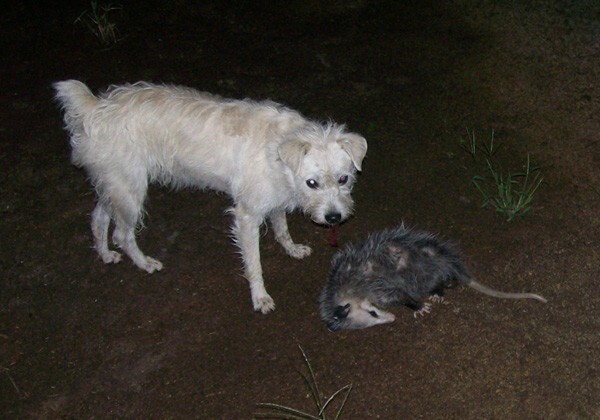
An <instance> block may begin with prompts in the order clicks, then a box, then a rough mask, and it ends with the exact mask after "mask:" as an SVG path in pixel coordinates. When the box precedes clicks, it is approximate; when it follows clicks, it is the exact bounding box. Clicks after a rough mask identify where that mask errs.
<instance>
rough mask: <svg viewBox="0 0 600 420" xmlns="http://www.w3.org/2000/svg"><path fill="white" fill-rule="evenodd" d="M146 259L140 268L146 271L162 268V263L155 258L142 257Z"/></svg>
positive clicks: (150, 271) (152, 271)
mask: <svg viewBox="0 0 600 420" xmlns="http://www.w3.org/2000/svg"><path fill="white" fill-rule="evenodd" d="M144 258H145V259H146V261H145V262H144V263H143V265H142V266H140V268H141V269H142V270H146V271H147V272H148V273H154V272H155V271H160V270H162V268H163V265H162V263H161V262H160V261H158V260H155V259H154V258H152V257H144Z"/></svg>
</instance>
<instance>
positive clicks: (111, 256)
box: [101, 251, 122, 264]
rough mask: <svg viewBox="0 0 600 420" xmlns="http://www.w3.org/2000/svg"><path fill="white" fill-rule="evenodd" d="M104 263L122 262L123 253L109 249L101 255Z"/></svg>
mask: <svg viewBox="0 0 600 420" xmlns="http://www.w3.org/2000/svg"><path fill="white" fill-rule="evenodd" d="M101 257H102V261H103V262H104V264H116V263H118V262H121V258H122V255H121V254H119V253H118V252H117V251H108V252H105V253H103V254H102V255H101Z"/></svg>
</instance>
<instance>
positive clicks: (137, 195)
mask: <svg viewBox="0 0 600 420" xmlns="http://www.w3.org/2000/svg"><path fill="white" fill-rule="evenodd" d="M128 187H129V189H128ZM146 189H147V185H146V184H143V185H137V186H134V185H131V184H127V183H123V184H121V185H119V186H117V187H113V188H112V189H111V191H110V195H109V197H110V200H111V204H112V210H113V217H114V220H115V231H114V232H113V241H114V242H115V244H117V245H118V246H119V247H120V248H121V249H122V250H123V251H124V252H125V253H126V254H127V255H128V256H129V258H131V259H132V260H133V262H134V264H135V265H137V266H138V267H139V268H141V269H142V270H146V271H147V272H148V273H153V272H154V271H160V270H161V269H162V263H161V262H160V261H158V260H155V259H154V258H151V257H148V256H146V255H144V253H143V252H142V251H141V250H140V248H139V247H138V245H137V242H136V240H135V228H136V226H137V224H138V221H139V219H140V216H141V213H142V204H143V201H144V197H145V195H146Z"/></svg>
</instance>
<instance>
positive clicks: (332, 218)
mask: <svg viewBox="0 0 600 420" xmlns="http://www.w3.org/2000/svg"><path fill="white" fill-rule="evenodd" d="M325 220H326V221H327V223H329V224H330V225H337V224H338V223H340V220H342V215H341V214H339V213H329V214H326V215H325Z"/></svg>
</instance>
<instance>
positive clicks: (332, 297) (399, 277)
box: [320, 224, 546, 331]
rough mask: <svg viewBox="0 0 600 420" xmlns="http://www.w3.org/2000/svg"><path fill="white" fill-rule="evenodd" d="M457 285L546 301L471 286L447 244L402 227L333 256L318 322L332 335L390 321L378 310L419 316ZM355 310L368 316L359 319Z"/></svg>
mask: <svg viewBox="0 0 600 420" xmlns="http://www.w3.org/2000/svg"><path fill="white" fill-rule="evenodd" d="M458 283H463V284H466V285H468V286H470V287H473V288H474V289H476V290H478V291H480V292H482V293H485V294H487V295H490V296H494V297H498V298H508V299H525V298H530V299H537V300H539V301H542V302H546V299H544V298H543V297H541V296H539V295H536V294H532V293H504V292H499V291H496V290H493V289H490V288H488V287H486V286H484V285H482V284H479V283H477V282H475V281H474V280H473V279H472V278H471V276H470V274H469V271H468V270H467V268H466V266H465V264H464V262H463V260H462V258H461V257H460V255H459V254H458V252H457V251H456V250H455V247H454V246H453V245H452V244H451V243H449V242H444V241H441V240H439V239H437V238H436V237H435V236H434V235H432V234H430V233H427V232H418V231H413V230H411V229H408V228H406V227H405V226H404V224H403V225H402V226H400V227H399V228H396V229H387V230H383V231H381V232H377V233H373V234H371V235H369V237H368V238H367V240H366V241H365V242H362V243H359V244H350V245H348V246H346V248H345V249H344V250H342V251H339V252H338V253H336V254H335V255H334V257H333V260H332V265H331V270H330V272H329V276H328V281H327V284H326V286H325V288H324V290H323V292H322V293H321V296H320V307H321V308H320V313H321V318H322V319H323V320H324V321H325V322H326V323H327V324H328V326H329V329H330V330H332V331H337V330H339V329H344V328H350V329H352V328H366V327H369V326H371V325H376V324H381V323H385V322H391V321H393V319H394V316H393V315H392V314H390V313H387V312H385V311H382V310H380V308H385V307H387V306H390V305H406V306H408V307H409V308H411V309H413V310H414V311H417V312H418V313H421V314H422V313H423V311H428V310H429V305H428V304H423V300H424V299H425V298H427V297H429V296H437V297H439V298H441V297H442V296H443V294H444V289H446V288H452V287H455V286H456V285H457V284H458ZM353 311H354V312H356V311H362V312H364V313H366V314H370V315H361V316H362V317H363V318H360V317H357V315H356V313H354V312H353Z"/></svg>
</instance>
